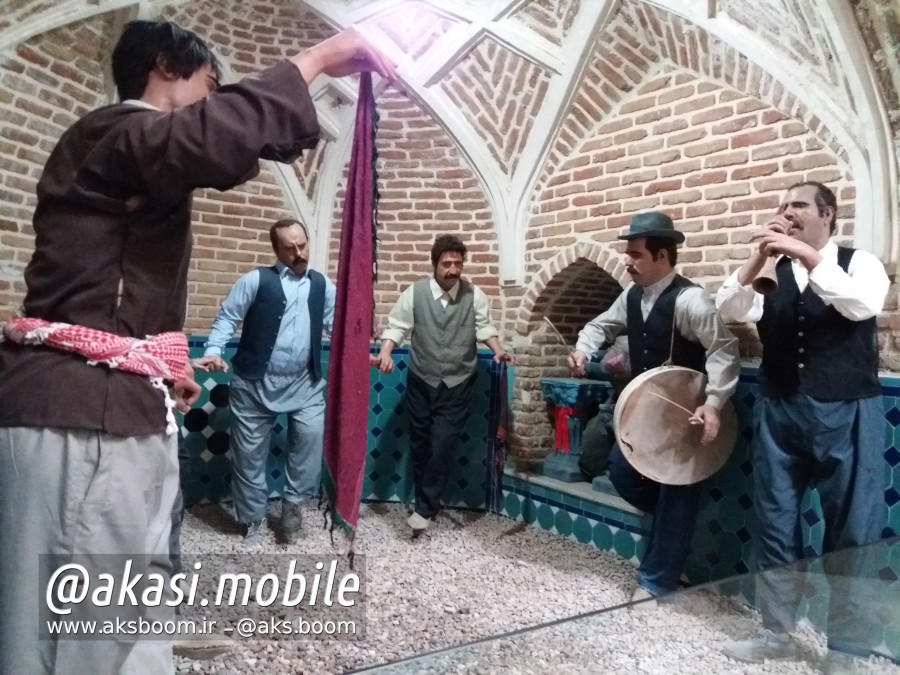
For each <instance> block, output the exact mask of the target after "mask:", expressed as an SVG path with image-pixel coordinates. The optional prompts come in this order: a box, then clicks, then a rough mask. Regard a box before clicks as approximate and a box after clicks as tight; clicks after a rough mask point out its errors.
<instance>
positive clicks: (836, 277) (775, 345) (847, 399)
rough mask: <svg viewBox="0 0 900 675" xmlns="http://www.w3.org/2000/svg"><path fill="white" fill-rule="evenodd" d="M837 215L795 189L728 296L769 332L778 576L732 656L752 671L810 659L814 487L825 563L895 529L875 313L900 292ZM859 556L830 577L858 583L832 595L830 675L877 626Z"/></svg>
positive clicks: (766, 448) (764, 406) (829, 196)
mask: <svg viewBox="0 0 900 675" xmlns="http://www.w3.org/2000/svg"><path fill="white" fill-rule="evenodd" d="M836 213H837V200H836V198H835V196H834V193H833V192H832V191H831V190H830V189H829V188H828V187H826V186H825V185H822V184H820V183H813V182H807V183H798V184H796V185H794V186H792V187H791V188H789V189H788V192H787V194H786V195H785V198H784V200H783V202H782V204H781V206H780V208H779V209H778V212H777V213H776V214H775V215H774V216H773V217H772V218H771V219H770V220H769V221H768V222H767V223H766V224H765V225H764V226H763V227H762V228H761V229H760V230H759V231H757V232H755V233H754V234H753V235H752V237H751V240H752V241H753V242H754V243H756V244H757V248H756V250H754V252H753V254H752V255H751V257H750V259H749V260H748V261H747V262H746V263H745V264H744V265H743V266H742V267H741V268H740V269H739V270H738V271H736V272H735V273H734V274H732V275H731V276H730V277H729V278H728V279H727V280H726V281H725V283H724V284H723V285H722V287H721V288H720V289H719V291H718V293H717V296H716V305H717V306H718V308H719V310H720V312H721V315H722V318H723V319H724V320H725V321H729V322H754V323H758V328H759V335H760V340H761V341H762V343H763V361H762V364H761V366H760V371H759V382H760V393H761V396H760V397H759V399H758V400H757V402H756V405H755V407H754V411H753V413H754V420H753V424H754V448H753V454H752V457H753V483H754V506H755V509H756V514H757V520H758V530H759V532H758V535H757V541H756V549H757V551H756V559H757V565H758V567H759V569H760V570H766V569H768V568H774V569H772V570H770V571H768V572H767V573H765V574H761V575H759V580H758V584H757V602H758V605H759V608H760V610H761V612H762V618H763V629H762V631H761V632H760V633H758V634H757V635H755V636H753V637H751V638H749V639H746V640H741V641H738V642H733V643H731V644H729V645H728V646H726V648H725V653H726V654H728V655H729V656H731V657H732V658H735V659H737V660H740V661H744V662H754V663H756V662H762V661H763V660H766V659H785V658H792V657H793V656H794V655H795V654H796V646H795V644H794V642H793V640H792V639H791V637H790V632H791V631H792V630H793V628H794V625H795V620H796V608H797V605H798V604H799V595H800V592H801V588H800V584H798V583H797V581H796V579H797V577H796V573H795V572H794V571H793V570H792V569H791V568H788V572H787V573H781V572H780V571H779V566H781V565H790V564H791V563H795V562H796V561H798V560H800V559H801V558H802V557H803V541H802V529H801V527H800V516H801V506H800V505H801V501H802V499H803V496H804V494H805V492H806V490H807V488H810V487H815V488H816V489H817V490H818V492H819V496H820V499H821V504H822V514H823V519H824V521H825V535H824V541H823V550H824V553H830V552H832V551H835V550H840V549H846V548H852V547H858V546H863V545H864V544H867V543H870V542H873V541H877V540H878V539H880V537H881V534H882V528H883V527H884V526H885V525H886V524H887V520H886V516H887V510H886V506H885V503H884V485H883V484H882V483H883V478H882V475H883V469H882V466H883V463H884V459H883V457H884V422H885V420H884V411H883V404H882V399H881V386H880V383H879V380H878V347H877V342H876V326H875V317H876V315H877V314H878V312H880V311H881V309H882V306H883V304H884V299H885V296H886V294H887V291H888V288H889V285H890V283H889V281H888V277H887V275H886V274H885V271H884V266H883V265H882V264H881V262H880V261H879V260H878V259H877V258H876V257H875V256H873V255H872V254H870V253H867V252H865V251H860V250H854V249H851V248H840V247H838V246H837V245H836V244H835V243H834V242H833V241H832V240H831V236H832V235H833V234H835V232H836V222H835V221H836V218H835V216H836ZM768 256H776V257H777V262H776V270H777V276H778V282H779V285H778V289H777V290H776V291H775V292H774V293H772V294H771V295H766V296H763V295H761V294H759V293H757V292H755V291H754V290H753V288H752V286H751V285H750V284H751V282H752V280H753V279H754V278H755V277H756V276H757V275H758V274H759V271H760V270H761V269H762V267H763V265H764V264H765V262H766V259H767V257H768ZM845 557H851V556H845ZM852 557H853V558H857V559H859V560H854V563H853V565H852V566H846V567H847V569H841V570H832V571H831V572H830V573H835V574H839V575H841V576H842V577H844V578H846V580H847V581H846V582H845V583H844V584H842V585H838V586H835V587H833V588H832V592H831V603H830V612H829V626H828V647H829V652H828V657H827V662H826V671H827V672H843V671H841V668H843V667H844V665H845V664H844V663H843V661H844V660H846V659H847V658H849V657H847V656H846V655H845V654H846V653H847V652H850V653H854V652H858V651H859V650H860V649H861V648H862V645H864V644H865V642H864V639H865V638H864V637H863V635H865V633H866V631H867V630H869V628H868V627H867V626H868V621H867V619H868V618H869V617H867V614H868V612H867V610H866V607H865V601H864V599H863V594H862V593H860V592H858V589H857V591H854V590H852V589H851V586H853V582H854V580H855V579H857V578H859V577H861V576H862V575H866V574H869V573H870V572H871V570H867V569H866V567H865V564H864V562H862V560H861V559H862V558H863V557H864V556H863V555H862V554H860V555H854V556H852ZM792 573H793V576H792Z"/></svg>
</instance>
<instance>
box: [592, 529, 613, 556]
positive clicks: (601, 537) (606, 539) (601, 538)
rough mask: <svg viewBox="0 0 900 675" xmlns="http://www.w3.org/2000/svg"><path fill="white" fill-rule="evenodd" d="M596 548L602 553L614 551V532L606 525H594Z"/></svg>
mask: <svg viewBox="0 0 900 675" xmlns="http://www.w3.org/2000/svg"><path fill="white" fill-rule="evenodd" d="M593 540H594V546H596V547H597V548H598V549H600V550H601V551H612V550H613V531H612V528H610V526H609V525H607V524H606V523H596V524H595V525H594V536H593Z"/></svg>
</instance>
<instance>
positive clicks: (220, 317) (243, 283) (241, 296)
mask: <svg viewBox="0 0 900 675" xmlns="http://www.w3.org/2000/svg"><path fill="white" fill-rule="evenodd" d="M258 288H259V271H258V270H253V271H252V272H248V273H247V274H245V275H244V276H242V277H241V278H240V279H238V280H237V281H236V282H235V284H234V286H232V287H231V290H230V291H228V295H227V296H226V297H225V300H224V301H223V302H222V307H221V308H220V309H219V312H218V314H216V318H215V319H214V320H213V325H212V329H211V330H210V332H209V339H208V340H207V342H206V345H205V350H204V352H203V355H204V356H222V351H223V350H224V349H225V345H226V344H228V341H229V340H230V339H231V338H232V336H233V335H234V334H235V332H236V331H237V329H238V326H239V325H240V324H241V322H242V321H243V320H244V317H245V316H247V310H248V309H250V305H252V304H253V301H254V300H255V299H256V291H257V289H258Z"/></svg>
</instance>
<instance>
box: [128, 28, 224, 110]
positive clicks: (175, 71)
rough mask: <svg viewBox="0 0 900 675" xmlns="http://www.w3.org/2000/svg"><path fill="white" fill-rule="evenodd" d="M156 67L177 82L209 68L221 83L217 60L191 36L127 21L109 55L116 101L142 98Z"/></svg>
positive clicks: (201, 42) (195, 37)
mask: <svg viewBox="0 0 900 675" xmlns="http://www.w3.org/2000/svg"><path fill="white" fill-rule="evenodd" d="M156 66H161V67H163V68H165V70H166V71H167V72H168V73H169V74H170V75H175V76H177V77H179V78H181V79H187V78H189V77H191V76H192V75H193V74H194V73H196V72H197V71H198V70H199V69H200V68H202V67H203V66H209V67H210V68H211V69H212V71H213V73H214V74H215V77H216V82H218V81H219V80H220V79H221V73H220V70H219V61H218V59H217V58H216V57H215V55H214V54H213V53H212V50H210V48H209V47H208V46H207V44H206V43H205V42H204V41H203V40H202V39H200V37H199V36H197V35H196V34H195V33H192V32H191V31H189V30H186V29H184V28H181V27H180V26H176V25H175V24H174V23H170V22H168V21H129V22H128V23H127V24H125V29H124V30H123V31H122V35H121V36H120V37H119V41H118V42H117V43H116V46H115V48H114V49H113V53H112V75H113V81H114V82H115V83H116V90H117V91H118V92H119V99H120V100H122V101H125V100H127V99H137V98H140V97H141V96H143V95H144V90H145V89H146V88H147V82H148V79H149V77H150V72H151V71H152V70H153V69H154V68H155V67H156Z"/></svg>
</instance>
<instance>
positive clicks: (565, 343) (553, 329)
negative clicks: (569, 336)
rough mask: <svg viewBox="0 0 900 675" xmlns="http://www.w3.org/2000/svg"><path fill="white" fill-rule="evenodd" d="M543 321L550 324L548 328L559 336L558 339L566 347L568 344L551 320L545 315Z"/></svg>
mask: <svg viewBox="0 0 900 675" xmlns="http://www.w3.org/2000/svg"><path fill="white" fill-rule="evenodd" d="M544 321H546V322H547V325H548V326H550V330H552V331H553V332H554V333H555V334H556V337H558V338H559V341H560V342H562V344H563V346H564V347H568V346H569V344H568V343H567V342H566V338H564V337H563V336H562V333H560V332H559V331H558V330H556V326H554V325H553V322H552V321H550V319H548V318H547V317H546V316H545V317H544Z"/></svg>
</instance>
